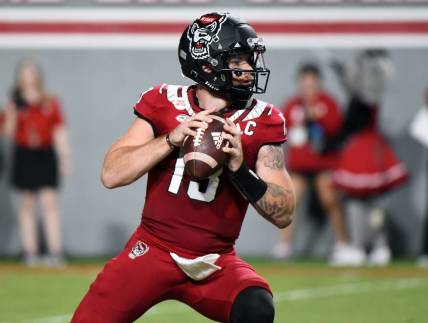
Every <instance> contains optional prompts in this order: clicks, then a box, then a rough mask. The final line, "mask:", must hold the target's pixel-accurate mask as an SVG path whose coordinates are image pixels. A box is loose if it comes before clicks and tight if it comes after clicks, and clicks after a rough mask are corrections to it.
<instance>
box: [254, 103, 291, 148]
mask: <svg viewBox="0 0 428 323" xmlns="http://www.w3.org/2000/svg"><path fill="white" fill-rule="evenodd" d="M264 119H265V120H264V127H263V128H264V129H263V136H262V137H261V141H260V146H263V145H267V144H276V143H277V144H280V143H283V142H286V141H287V128H286V126H285V117H284V115H283V114H282V112H281V111H280V110H279V109H277V108H276V107H274V106H271V107H270V109H269V108H268V112H267V115H266V116H265V118H264Z"/></svg>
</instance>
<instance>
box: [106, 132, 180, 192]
mask: <svg viewBox="0 0 428 323" xmlns="http://www.w3.org/2000/svg"><path fill="white" fill-rule="evenodd" d="M171 152H172V149H171V147H170V146H169V145H168V143H167V142H166V140H165V136H161V137H158V138H155V139H152V140H150V141H148V142H147V143H145V144H142V145H136V146H124V147H119V148H114V147H113V148H112V149H111V150H110V151H109V152H108V153H107V155H106V158H105V160H104V165H103V171H102V176H101V181H102V182H103V184H104V186H105V187H107V188H115V187H119V186H124V185H128V184H130V183H132V182H134V181H136V180H137V179H138V178H140V177H141V176H143V175H144V174H146V173H147V172H148V171H149V170H150V169H151V168H152V167H153V166H155V165H156V164H157V163H159V162H160V161H161V160H162V159H164V158H165V157H166V156H167V155H169V154H170V153H171Z"/></svg>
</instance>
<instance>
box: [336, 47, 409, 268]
mask: <svg viewBox="0 0 428 323" xmlns="http://www.w3.org/2000/svg"><path fill="white" fill-rule="evenodd" d="M333 67H334V68H335V70H336V72H337V74H338V75H339V77H340V80H341V82H342V84H343V85H344V87H345V89H346V91H347V94H348V96H349V103H348V108H347V112H346V117H345V122H344V127H343V131H342V135H341V140H342V142H343V143H344V146H343V149H342V151H341V155H340V161H339V164H338V167H337V169H336V170H335V172H334V174H333V181H334V183H335V185H336V186H337V187H338V188H339V189H340V190H341V191H343V192H344V193H346V195H347V196H348V197H349V200H348V202H347V212H348V216H349V220H350V234H351V240H352V242H353V244H354V245H356V246H357V247H358V248H360V249H361V250H365V249H366V248H371V252H370V254H369V256H368V261H369V263H370V264H372V265H386V264H387V263H389V261H390V259H391V250H390V248H389V245H388V241H387V237H386V233H385V226H384V206H383V205H382V200H381V199H380V197H381V196H382V195H383V194H384V193H385V192H387V191H389V190H391V189H392V188H394V187H398V186H400V185H401V184H403V183H404V182H405V181H406V179H407V177H408V173H407V170H406V168H405V166H404V165H403V164H402V163H400V161H399V160H398V159H397V157H396V156H395V154H394V152H393V151H392V149H391V148H390V146H389V144H388V142H387V141H386V139H385V138H384V137H383V136H382V134H381V133H380V131H379V130H378V125H377V119H378V115H379V108H380V104H381V100H382V97H383V95H384V92H385V88H386V84H387V81H388V80H389V79H390V78H391V76H392V69H393V66H392V62H391V60H390V57H389V54H388V53H387V52H386V51H385V50H381V49H370V50H365V51H362V52H360V53H359V54H358V55H357V56H356V59H355V62H353V63H352V64H351V65H349V66H346V67H345V66H344V65H343V64H341V63H339V62H334V64H333Z"/></svg>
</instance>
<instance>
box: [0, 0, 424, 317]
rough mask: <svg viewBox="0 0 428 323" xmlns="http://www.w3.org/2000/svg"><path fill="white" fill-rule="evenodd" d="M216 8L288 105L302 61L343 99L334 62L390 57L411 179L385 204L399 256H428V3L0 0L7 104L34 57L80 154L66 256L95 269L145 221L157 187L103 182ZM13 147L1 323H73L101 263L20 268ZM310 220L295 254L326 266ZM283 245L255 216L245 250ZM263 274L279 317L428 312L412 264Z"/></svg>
mask: <svg viewBox="0 0 428 323" xmlns="http://www.w3.org/2000/svg"><path fill="white" fill-rule="evenodd" d="M209 11H228V12H231V13H234V14H235V15H237V16H240V17H242V18H244V19H246V20H248V21H250V22H252V23H253V24H254V26H255V28H256V30H257V31H258V33H259V34H260V35H261V36H262V37H263V38H264V40H265V42H266V46H267V48H268V50H267V53H266V56H265V58H266V62H267V64H268V67H269V68H270V69H271V71H272V74H271V80H270V83H269V87H268V92H267V94H266V95H265V96H264V97H262V99H265V100H267V101H269V102H272V103H274V104H275V105H277V106H279V107H281V106H282V104H283V101H284V100H285V99H286V98H287V97H289V96H290V95H291V94H292V93H294V92H295V89H296V86H295V70H296V68H297V66H298V65H299V63H300V62H302V61H303V60H306V59H315V60H318V61H319V63H320V64H321V66H322V68H323V69H324V85H325V87H326V88H327V89H328V90H329V91H330V92H331V93H333V94H334V95H335V96H336V98H338V99H339V101H340V102H341V103H342V104H345V96H344V93H343V91H342V89H341V88H340V85H339V84H338V82H337V79H336V78H335V77H334V75H333V72H332V71H331V70H330V69H329V68H328V64H327V63H328V60H329V59H330V58H331V57H334V58H338V59H341V60H344V61H350V60H352V59H353V58H354V55H355V54H356V52H358V51H359V50H361V49H366V48H373V47H375V48H385V49H387V50H388V51H389V52H390V55H391V58H392V61H393V64H394V66H395V75H394V78H393V79H392V81H391V83H390V85H389V86H388V90H387V91H386V96H385V100H384V102H383V105H382V109H381V117H380V126H381V129H382V131H383V133H384V134H386V136H387V137H388V138H389V139H390V141H391V143H392V145H393V147H394V149H395V151H396V152H397V154H398V156H399V157H400V159H401V160H402V161H403V162H404V163H405V164H406V166H407V167H408V169H409V170H410V171H411V180H410V182H409V183H408V185H406V186H405V187H404V188H402V189H400V190H398V191H394V192H393V193H392V194H390V195H388V196H387V213H388V232H389V240H390V243H391V247H392V250H393V253H394V255H395V256H396V257H401V258H403V257H414V256H416V255H417V253H418V251H419V246H420V243H421V238H422V237H421V235H422V232H421V223H422V221H423V216H424V208H425V204H426V200H427V190H426V177H427V176H426V173H425V171H426V169H425V164H426V161H425V158H426V156H425V155H424V151H423V149H422V148H421V146H420V145H419V144H418V143H416V142H415V141H414V140H413V139H411V138H410V136H409V134H408V133H409V132H408V127H409V124H410V122H411V120H412V118H413V116H414V115H415V113H416V112H417V110H418V109H419V108H420V107H421V106H422V105H423V103H424V94H423V93H424V91H425V89H426V88H427V86H428V64H427V60H428V1H426V0H349V1H348V0H317V1H315V0H237V1H227V0H138V1H137V0H134V1H131V0H97V1H96V0H92V1H91V0H86V1H85V0H73V1H71V0H68V1H67V0H27V1H25V0H22V1H18V0H0V106H2V105H3V104H4V103H6V101H7V99H8V96H9V91H10V88H11V86H12V81H13V78H14V69H15V66H16V65H17V63H18V62H19V61H20V60H22V59H25V58H31V59H34V60H35V61H37V62H39V63H40V65H41V67H42V68H43V70H44V74H45V76H46V85H47V88H48V89H50V90H52V91H53V92H54V93H56V94H57V95H58V96H59V98H60V99H61V101H62V103H63V106H64V112H65V116H66V120H67V125H68V129H69V133H70V141H71V147H72V152H73V154H72V157H73V173H72V176H70V177H68V178H67V179H66V181H65V182H64V185H63V187H62V190H61V196H60V205H61V211H62V222H63V234H64V248H65V253H66V255H67V256H68V257H71V258H85V261H86V259H88V258H100V257H108V256H111V255H113V254H115V253H116V252H117V251H119V250H121V249H122V246H123V244H124V243H125V242H126V240H127V238H128V236H129V235H130V233H131V232H132V231H133V229H134V228H135V226H136V225H137V224H138V222H139V218H140V210H141V208H142V206H143V203H144V195H145V179H143V180H140V181H139V182H138V183H136V184H134V185H133V186H132V187H127V188H121V189H116V190H113V191H109V190H106V189H104V188H103V187H102V185H101V182H100V180H99V176H100V170H101V164H102V160H103V157H104V153H105V151H106V149H107V148H108V147H109V145H110V144H111V142H112V141H113V140H114V139H115V138H117V137H118V136H119V134H121V133H122V132H123V131H124V130H125V129H126V128H127V127H128V125H129V124H130V122H131V120H132V119H133V118H134V116H133V113H132V107H133V105H134V103H135V101H136V100H137V99H138V97H139V95H140V93H141V91H143V90H146V89H148V88H149V87H151V86H153V85H156V84H159V83H162V82H168V83H170V84H188V80H187V79H184V78H182V77H181V74H180V70H179V64H178V59H177V53H176V52H177V44H178V39H179V35H180V34H181V32H182V30H183V28H184V26H185V25H186V24H188V23H189V22H190V21H192V20H193V19H194V18H195V17H197V16H198V15H200V14H202V13H205V12H209ZM427 127H428V125H427ZM2 146H3V147H2V149H3V151H4V152H5V155H6V158H5V160H6V165H5V167H6V168H5V169H6V171H4V172H3V173H2V176H1V177H0V256H1V257H3V258H5V259H7V261H6V260H5V261H3V262H0V322H2V323H4V322H66V321H67V320H68V319H69V315H70V314H69V313H71V312H72V310H73V308H74V307H75V305H76V303H77V302H78V300H79V299H80V298H81V296H82V295H83V293H84V292H85V291H86V288H87V286H88V284H89V282H90V281H91V280H92V279H93V278H94V275H95V273H96V272H97V270H99V266H100V264H98V263H95V264H86V263H83V264H77V265H72V266H70V268H68V269H60V270H51V269H40V270H36V271H32V270H29V269H24V268H21V267H20V266H18V265H17V264H16V263H14V261H13V259H14V258H17V257H18V256H19V254H20V250H21V249H20V243H19V236H18V230H17V223H16V216H15V211H14V203H15V201H14V198H13V194H12V193H11V192H10V190H9V188H8V183H7V169H8V166H9V165H8V163H7V161H8V158H7V157H8V155H7V152H8V143H7V142H5V141H4V140H2ZM302 204H304V203H302ZM300 214H301V215H302V216H300V217H299V218H298V220H297V221H298V223H299V224H298V226H297V231H296V234H295V237H296V244H295V248H296V251H297V254H298V255H300V256H302V257H309V256H311V257H315V258H322V257H325V256H326V255H327V253H328V250H329V249H330V246H331V244H332V243H333V237H332V233H331V229H330V228H329V225H328V222H326V224H323V223H320V222H317V221H314V220H313V217H311V216H310V215H309V214H308V212H303V213H302V212H301V213H300ZM300 223H304V224H305V225H301V224H300ZM315 233H316V234H315ZM315 236H316V239H317V240H316V241H314V240H313V239H312V237H315ZM276 239H277V232H276V230H275V228H273V227H272V226H271V225H269V224H268V223H267V222H265V221H263V220H262V219H261V217H259V216H257V215H256V214H255V212H254V211H253V210H250V211H249V214H248V215H247V217H246V220H245V223H244V227H243V230H242V234H241V237H240V239H239V241H238V244H237V248H238V251H239V253H240V254H241V255H244V256H247V257H252V258H254V257H258V258H260V257H262V258H264V257H265V255H267V254H269V251H270V250H271V248H272V246H273V244H274V243H275V241H276ZM10 259H12V260H10ZM256 265H257V268H259V269H260V272H261V273H262V274H265V275H266V276H267V278H268V279H269V280H270V281H271V283H272V285H273V286H274V289H275V290H276V291H278V294H279V295H280V296H279V297H278V300H277V301H278V302H280V303H281V304H283V303H282V302H284V304H285V302H287V306H285V305H284V306H285V307H282V306H281V307H280V308H279V310H278V312H279V318H278V320H277V322H328V323H332V322H337V323H339V322H340V323H342V322H365V323H366V322H388V323H389V322H397V323H398V322H426V318H427V317H428V312H427V307H426V306H425V304H424V303H423V301H422V299H423V298H424V297H425V298H426V295H427V292H428V273H427V272H426V271H423V270H421V269H414V268H412V267H413V263H399V264H395V265H394V266H392V267H390V268H386V269H352V270H351V269H349V270H347V269H343V270H342V269H329V268H327V267H326V266H325V265H323V264H319V263H297V264H291V265H284V264H280V263H258V262H257V263H256ZM379 278H382V280H381V282H379ZM317 288H318V289H317ZM293 290H294V291H295V293H294V294H293ZM281 295H282V296H281ZM302 295H303V296H302ZM305 295H306V296H305ZM311 295H312V296H311ZM317 295H318V296H319V297H318V296H317ZM59 298H61V301H59V300H58V299H59ZM296 299H298V300H301V302H294V300H296ZM53 300H55V303H53ZM417 300H419V301H417ZM29 304H33V305H29ZM53 304H55V305H53ZM156 311H157V312H156ZM156 313H157V314H156ZM159 313H160V314H159ZM190 321H191V322H205V321H206V320H204V319H202V318H200V317H199V316H198V315H197V314H194V313H190V314H189V313H188V312H187V310H186V308H185V307H177V305H176V304H172V305H168V304H167V305H161V306H160V307H159V309H158V310H156V309H155V310H154V311H153V312H152V314H151V315H150V316H148V317H147V318H145V319H143V320H141V322H190Z"/></svg>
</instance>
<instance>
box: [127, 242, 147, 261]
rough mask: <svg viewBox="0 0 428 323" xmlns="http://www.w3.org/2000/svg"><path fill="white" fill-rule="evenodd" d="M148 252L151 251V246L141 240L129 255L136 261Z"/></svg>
mask: <svg viewBox="0 0 428 323" xmlns="http://www.w3.org/2000/svg"><path fill="white" fill-rule="evenodd" d="M147 251H149V246H148V245H146V244H145V243H144V242H142V241H141V240H138V241H137V243H136V244H135V246H134V247H133V248H132V250H131V252H130V253H129V254H128V257H129V258H131V259H135V258H137V257H140V256H142V255H144V254H145V253H146V252H147Z"/></svg>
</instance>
